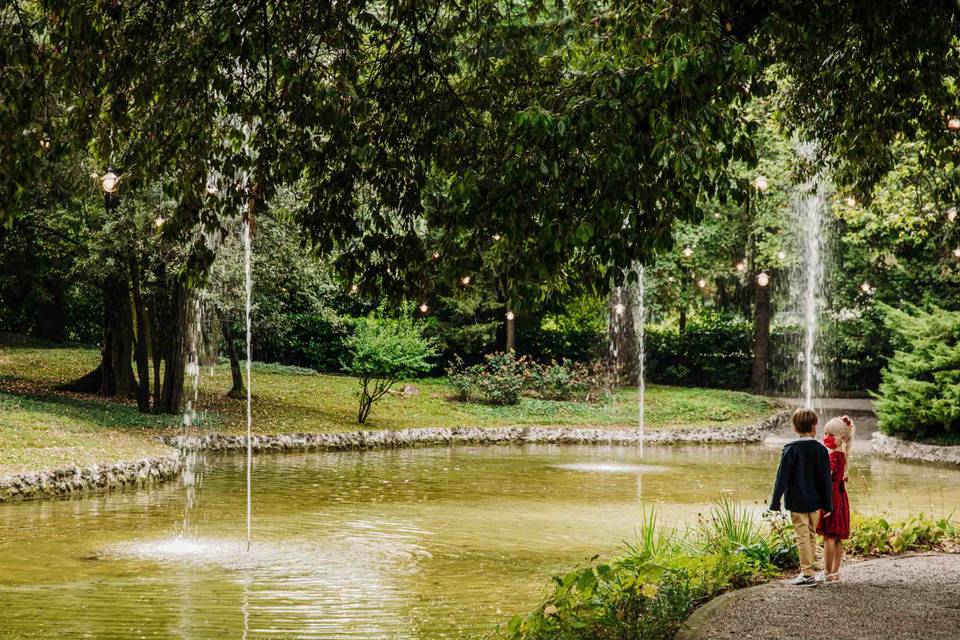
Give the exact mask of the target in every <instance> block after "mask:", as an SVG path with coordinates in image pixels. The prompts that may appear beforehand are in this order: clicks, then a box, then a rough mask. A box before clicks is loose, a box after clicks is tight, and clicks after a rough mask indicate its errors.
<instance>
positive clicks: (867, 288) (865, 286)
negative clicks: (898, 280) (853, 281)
mask: <svg viewBox="0 0 960 640" xmlns="http://www.w3.org/2000/svg"><path fill="white" fill-rule="evenodd" d="M860 291H863V292H864V293H870V292H871V291H873V287H871V286H870V283H869V282H864V283H863V284H862V285H860Z"/></svg>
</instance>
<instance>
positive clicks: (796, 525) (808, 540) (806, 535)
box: [790, 511, 820, 576]
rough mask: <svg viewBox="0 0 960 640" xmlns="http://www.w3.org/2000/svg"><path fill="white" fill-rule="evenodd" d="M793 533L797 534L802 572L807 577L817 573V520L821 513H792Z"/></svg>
mask: <svg viewBox="0 0 960 640" xmlns="http://www.w3.org/2000/svg"><path fill="white" fill-rule="evenodd" d="M790 519H791V520H793V531H794V533H796V534H797V550H798V551H799V552H800V570H801V571H802V572H803V575H805V576H812V575H814V574H815V573H816V572H817V520H819V519H820V512H819V511H811V512H810V513H799V512H796V511H791V512H790Z"/></svg>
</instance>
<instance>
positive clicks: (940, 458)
mask: <svg viewBox="0 0 960 640" xmlns="http://www.w3.org/2000/svg"><path fill="white" fill-rule="evenodd" d="M873 451H874V453H879V454H880V455H884V456H889V457H891V458H896V459H897V460H913V461H916V462H941V463H945V464H957V465H960V446H952V447H950V446H939V445H934V444H920V443H919V442H910V441H909V440H901V439H900V438H897V437H894V436H888V435H886V434H885V433H880V432H879V431H875V432H874V434H873Z"/></svg>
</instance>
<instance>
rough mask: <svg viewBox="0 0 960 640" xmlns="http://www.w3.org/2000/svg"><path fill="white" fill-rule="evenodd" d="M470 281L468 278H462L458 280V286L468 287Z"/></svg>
mask: <svg viewBox="0 0 960 640" xmlns="http://www.w3.org/2000/svg"><path fill="white" fill-rule="evenodd" d="M470 281H471V278H470V276H463V277H462V278H460V284H462V285H463V286H465V287H466V286H469V284H470Z"/></svg>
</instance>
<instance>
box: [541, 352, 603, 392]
mask: <svg viewBox="0 0 960 640" xmlns="http://www.w3.org/2000/svg"><path fill="white" fill-rule="evenodd" d="M534 377H535V380H536V385H537V391H538V394H539V395H540V397H541V398H543V399H544V400H573V399H578V400H580V399H583V398H584V397H585V396H586V395H587V392H588V391H589V390H590V386H591V372H590V370H589V369H588V368H587V367H586V366H585V365H582V364H579V363H575V362H571V361H569V360H564V361H562V362H556V361H553V362H551V363H550V364H548V365H543V366H538V367H536V369H535V373H534Z"/></svg>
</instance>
